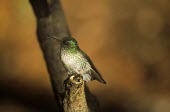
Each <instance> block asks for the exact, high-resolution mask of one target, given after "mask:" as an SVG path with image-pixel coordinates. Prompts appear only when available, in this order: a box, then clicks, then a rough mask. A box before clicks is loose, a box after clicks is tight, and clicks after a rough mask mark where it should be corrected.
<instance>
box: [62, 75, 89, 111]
mask: <svg viewBox="0 0 170 112" xmlns="http://www.w3.org/2000/svg"><path fill="white" fill-rule="evenodd" d="M63 104H64V111H65V112H88V107H87V101H86V97H85V91H84V81H83V79H82V77H74V76H71V77H70V78H69V79H68V80H67V81H66V83H65V97H64V102H63Z"/></svg>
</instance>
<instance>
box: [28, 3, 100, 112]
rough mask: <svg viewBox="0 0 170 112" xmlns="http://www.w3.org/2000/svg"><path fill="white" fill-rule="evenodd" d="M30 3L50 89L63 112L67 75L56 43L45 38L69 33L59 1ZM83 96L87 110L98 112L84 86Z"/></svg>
mask: <svg viewBox="0 0 170 112" xmlns="http://www.w3.org/2000/svg"><path fill="white" fill-rule="evenodd" d="M30 3H31V6H32V8H33V11H34V13H35V16H36V18H37V35H38V40H39V44H40V46H41V49H42V51H43V55H44V58H45V61H46V64H47V69H48V72H49V74H50V79H51V83H52V88H53V91H54V95H55V98H56V102H57V105H58V107H57V109H58V111H60V112H62V111H64V109H63V100H64V95H65V87H64V80H66V78H67V76H68V75H67V73H66V71H65V69H64V67H63V65H62V63H61V60H60V57H59V56H60V55H59V53H60V48H59V44H58V42H56V40H54V39H49V38H47V37H48V36H55V37H56V38H58V39H62V38H64V37H68V36H70V32H69V30H68V26H67V23H66V21H65V17H64V13H63V10H62V7H61V4H60V2H59V0H30ZM85 94H86V98H87V104H88V107H89V109H90V110H91V111H93V112H96V111H97V112H98V111H99V104H98V101H97V99H96V97H95V96H94V95H92V94H91V93H90V91H89V89H88V88H87V86H85Z"/></svg>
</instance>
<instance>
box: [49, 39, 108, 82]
mask: <svg viewBox="0 0 170 112" xmlns="http://www.w3.org/2000/svg"><path fill="white" fill-rule="evenodd" d="M51 38H53V39H56V40H57V41H58V42H59V43H60V55H61V61H62V63H63V65H64V67H65V68H66V71H67V72H68V75H76V74H79V75H81V76H82V77H83V80H84V81H86V82H88V81H91V80H97V81H99V82H101V83H104V84H106V82H105V81H104V79H103V78H102V76H101V75H100V74H99V72H98V71H97V69H96V68H95V67H94V65H93V63H92V61H91V60H90V58H89V57H88V56H87V54H86V53H85V52H83V51H82V50H81V49H80V48H79V46H78V43H77V41H76V40H75V39H74V38H72V37H65V38H63V39H62V40H59V39H57V38H54V37H51Z"/></svg>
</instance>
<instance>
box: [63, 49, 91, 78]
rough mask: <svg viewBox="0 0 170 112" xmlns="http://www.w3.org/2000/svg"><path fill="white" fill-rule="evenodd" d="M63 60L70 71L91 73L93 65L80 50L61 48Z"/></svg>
mask: <svg viewBox="0 0 170 112" xmlns="http://www.w3.org/2000/svg"><path fill="white" fill-rule="evenodd" d="M61 60H62V62H63V63H64V65H65V67H66V69H67V70H68V72H69V73H76V74H81V75H83V74H87V73H88V74H90V69H91V66H90V64H89V62H88V61H87V60H86V59H85V58H84V56H83V55H82V54H80V53H78V52H75V53H71V52H69V51H67V50H61Z"/></svg>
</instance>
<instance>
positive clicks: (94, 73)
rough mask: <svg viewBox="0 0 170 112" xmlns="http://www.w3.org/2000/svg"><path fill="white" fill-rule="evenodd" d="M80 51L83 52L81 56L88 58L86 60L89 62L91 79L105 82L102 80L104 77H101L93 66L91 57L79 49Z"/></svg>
mask: <svg viewBox="0 0 170 112" xmlns="http://www.w3.org/2000/svg"><path fill="white" fill-rule="evenodd" d="M80 52H81V53H82V54H83V56H84V57H85V58H86V59H87V60H88V62H89V63H90V65H91V67H92V69H91V77H92V80H95V79H96V80H98V81H99V82H101V83H103V84H106V82H105V81H104V79H103V78H102V76H101V75H100V73H99V72H98V70H97V69H96V68H95V66H94V64H93V62H92V61H91V59H90V58H89V56H88V55H87V54H86V53H85V52H83V51H82V50H81V49H80Z"/></svg>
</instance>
